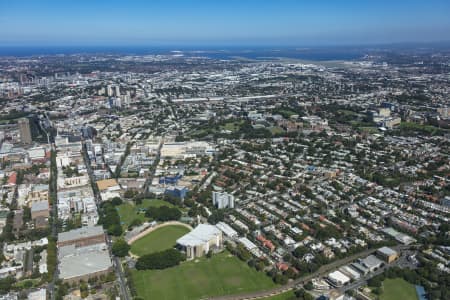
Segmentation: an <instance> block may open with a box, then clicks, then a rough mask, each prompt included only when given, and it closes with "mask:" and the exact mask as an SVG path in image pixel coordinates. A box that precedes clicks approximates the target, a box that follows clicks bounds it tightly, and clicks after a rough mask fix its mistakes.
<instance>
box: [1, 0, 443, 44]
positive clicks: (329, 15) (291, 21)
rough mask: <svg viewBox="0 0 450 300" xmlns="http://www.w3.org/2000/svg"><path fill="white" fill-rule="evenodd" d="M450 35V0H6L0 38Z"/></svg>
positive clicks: (343, 39)
mask: <svg viewBox="0 0 450 300" xmlns="http://www.w3.org/2000/svg"><path fill="white" fill-rule="evenodd" d="M449 40H450V0H422V1H416V0H390V1H385V0H355V1H353V0H347V1H346V0H330V1H325V0H305V1H302V0H292V1H290V0H239V1H237V0H203V1H202V0H185V1H180V0H174V1H170V0H166V1H158V0H156V1H155V0H147V1H134V0H128V1H124V0H122V1H115V0H57V1H56V0H54V1H50V0H0V46H1V45H39V46H42V45H165V44H167V45H170V44H172V45H296V46H302V45H305V46H307V45H308V46H313V45H333V44H368V43H369V44H370V43H395V42H430V41H449Z"/></svg>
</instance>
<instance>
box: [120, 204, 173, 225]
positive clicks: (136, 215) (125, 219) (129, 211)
mask: <svg viewBox="0 0 450 300" xmlns="http://www.w3.org/2000/svg"><path fill="white" fill-rule="evenodd" d="M163 205H165V206H168V207H173V205H172V204H171V203H169V202H166V201H163V200H158V199H144V200H143V201H142V204H140V205H134V204H131V203H128V202H127V203H123V204H121V205H119V206H118V207H117V210H118V213H119V216H120V221H121V222H122V224H123V225H124V226H128V225H129V224H130V223H131V222H132V221H133V220H134V219H139V220H141V221H145V220H147V218H146V217H145V215H144V212H143V211H141V212H140V210H144V209H146V208H148V207H150V206H156V207H160V206H163Z"/></svg>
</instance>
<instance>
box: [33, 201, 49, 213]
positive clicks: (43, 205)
mask: <svg viewBox="0 0 450 300" xmlns="http://www.w3.org/2000/svg"><path fill="white" fill-rule="evenodd" d="M41 210H48V201H47V200H44V201H39V202H33V204H32V205H31V212H35V211H41Z"/></svg>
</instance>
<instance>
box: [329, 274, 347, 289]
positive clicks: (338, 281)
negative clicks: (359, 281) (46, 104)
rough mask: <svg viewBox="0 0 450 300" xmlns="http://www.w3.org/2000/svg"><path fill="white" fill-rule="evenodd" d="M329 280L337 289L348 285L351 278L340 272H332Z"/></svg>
mask: <svg viewBox="0 0 450 300" xmlns="http://www.w3.org/2000/svg"><path fill="white" fill-rule="evenodd" d="M327 278H328V280H329V281H330V283H331V284H333V285H334V286H336V287H338V286H343V285H344V284H347V283H349V282H350V278H348V277H347V276H345V275H344V274H343V273H342V272H340V271H334V272H331V273H330V274H328V276H327Z"/></svg>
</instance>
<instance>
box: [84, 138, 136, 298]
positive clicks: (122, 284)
mask: <svg viewBox="0 0 450 300" xmlns="http://www.w3.org/2000/svg"><path fill="white" fill-rule="evenodd" d="M83 158H84V163H85V165H86V169H87V171H88V174H89V180H90V181H91V182H92V183H93V184H95V180H94V176H93V172H92V167H91V164H90V162H89V157H88V156H87V151H86V145H85V143H84V141H83ZM93 192H94V197H95V202H96V204H97V210H99V211H100V203H101V202H102V199H101V197H100V194H99V192H98V190H97V189H93ZM105 235H106V241H107V245H108V251H109V255H110V257H111V258H112V261H113V266H114V271H115V273H116V278H117V282H118V283H119V288H120V295H121V296H122V297H121V298H122V299H125V300H131V299H132V297H131V296H130V292H129V289H128V286H127V282H126V278H125V275H124V274H123V270H122V264H121V262H120V259H119V258H118V257H115V256H114V255H113V254H112V242H111V237H110V236H109V235H108V233H107V232H106V231H105Z"/></svg>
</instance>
